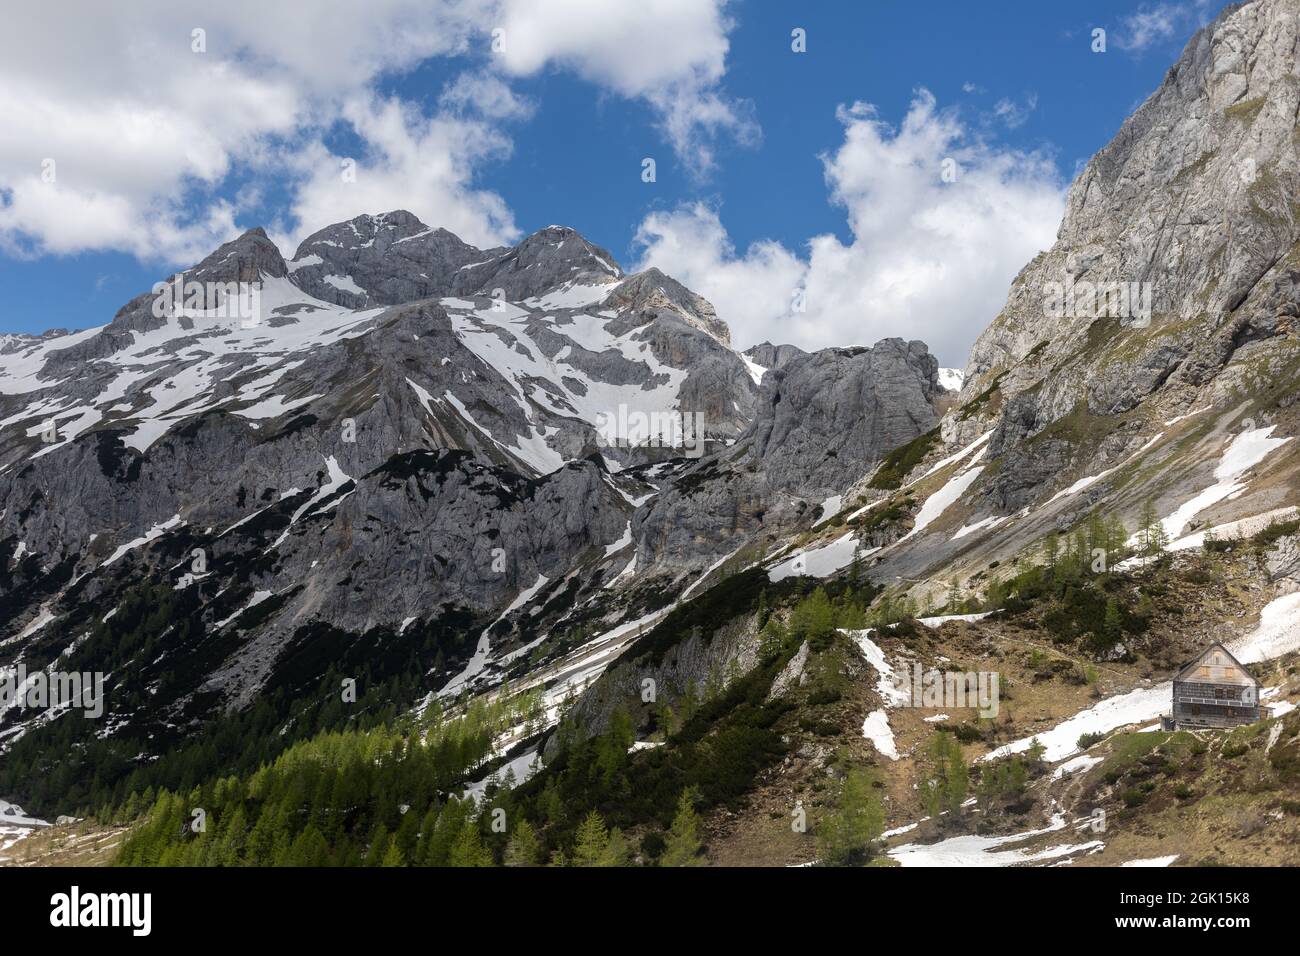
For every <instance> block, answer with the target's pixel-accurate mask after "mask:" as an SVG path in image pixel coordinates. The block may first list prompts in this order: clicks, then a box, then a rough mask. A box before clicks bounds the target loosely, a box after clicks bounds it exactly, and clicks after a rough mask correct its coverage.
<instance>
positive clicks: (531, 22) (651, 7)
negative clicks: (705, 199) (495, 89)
mask: <svg viewBox="0 0 1300 956" xmlns="http://www.w3.org/2000/svg"><path fill="white" fill-rule="evenodd" d="M726 5H727V0H707V2H704V0H628V2H621V3H617V4H603V3H599V2H594V0H504V2H503V3H502V6H501V9H500V15H499V18H498V20H497V21H496V29H499V30H500V31H501V33H500V35H499V38H500V44H499V46H500V50H499V52H498V54H497V61H498V64H499V66H500V67H501V68H502V69H503V70H505V71H506V72H507V73H509V74H512V75H515V76H527V75H530V74H532V73H536V72H537V71H538V70H540V69H542V68H543V67H545V66H547V65H551V64H555V65H560V66H564V67H568V68H570V69H572V70H573V71H574V72H576V73H577V74H578V75H579V76H582V77H583V78H584V79H587V80H589V81H591V82H592V83H595V84H597V85H599V86H603V87H607V88H609V89H611V90H613V91H614V92H616V93H618V94H620V95H622V96H625V97H628V98H630V99H642V100H645V101H646V102H647V103H649V104H650V106H651V107H652V108H653V109H654V110H655V112H656V113H657V114H658V116H659V118H660V125H661V127H662V129H663V130H664V132H665V134H666V135H667V136H668V139H669V141H670V143H671V144H672V146H673V149H674V150H675V151H676V153H677V154H678V156H679V157H680V158H681V159H682V160H683V161H684V162H685V163H686V164H687V166H688V168H689V169H691V170H692V171H694V172H696V173H705V172H707V171H708V170H709V169H710V168H712V167H713V165H714V155H713V142H714V141H715V139H716V138H717V136H718V135H719V134H722V133H726V134H728V135H732V136H735V137H736V138H738V139H739V140H741V141H742V142H752V141H753V140H754V139H755V138H756V137H757V135H758V126H757V124H756V123H755V122H754V121H753V119H752V117H751V115H750V108H749V106H748V104H745V103H737V102H732V101H730V100H728V99H727V98H726V97H725V96H724V95H723V94H722V92H721V91H720V89H719V84H720V82H721V81H722V78H723V75H724V74H725V72H726V58H727V51H728V48H729V45H730V44H729V41H728V39H727V34H728V32H729V31H730V30H731V28H732V26H733V24H732V21H731V20H730V19H729V18H728V17H727V16H726V13H725V11H724V8H725V6H726Z"/></svg>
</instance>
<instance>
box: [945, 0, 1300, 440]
mask: <svg viewBox="0 0 1300 956" xmlns="http://www.w3.org/2000/svg"><path fill="white" fill-rule="evenodd" d="M1298 53H1300V28H1298V26H1297V18H1296V15H1295V8H1294V4H1293V3H1290V2H1287V0H1256V2H1253V3H1246V4H1240V5H1237V6H1233V7H1229V8H1228V9H1226V10H1225V11H1223V13H1222V14H1220V16H1219V17H1218V18H1217V19H1216V20H1215V21H1214V23H1212V24H1211V25H1210V26H1208V27H1206V28H1205V29H1204V30H1202V31H1200V32H1199V33H1198V34H1197V35H1196V36H1195V37H1194V38H1193V39H1192V40H1191V41H1190V42H1189V43H1188V45H1187V47H1186V49H1185V50H1184V52H1183V54H1182V56H1181V57H1180V59H1179V60H1178V62H1177V63H1176V64H1175V65H1174V67H1173V68H1172V69H1171V70H1170V71H1169V73H1168V75H1167V76H1166V78H1165V81H1164V83H1163V84H1162V85H1161V86H1160V88H1159V89H1158V90H1156V92H1155V93H1153V94H1152V95H1151V97H1150V98H1148V99H1147V101H1146V102H1145V103H1143V104H1142V106H1141V107H1140V108H1139V109H1138V110H1137V111H1136V112H1135V113H1134V114H1133V115H1132V116H1131V117H1130V118H1129V119H1128V120H1126V121H1125V123H1124V125H1123V126H1122V127H1121V129H1120V131H1119V133H1118V134H1117V135H1116V137H1115V139H1114V140H1113V141H1112V142H1111V143H1110V144H1108V145H1107V146H1106V147H1105V148H1104V149H1102V150H1101V151H1100V152H1099V153H1098V154H1097V155H1096V156H1095V157H1093V159H1092V160H1091V161H1090V162H1089V163H1088V165H1087V166H1086V167H1085V168H1084V170H1083V172H1082V173H1081V174H1080V175H1079V177H1078V179H1077V180H1076V181H1075V182H1074V184H1073V186H1072V187H1071V189H1070V192H1069V196H1068V201H1067V210H1066V214H1065V219H1064V221H1063V222H1062V224H1061V228H1060V232H1059V233H1058V236H1057V241H1056V243H1055V245H1053V247H1052V248H1051V249H1050V250H1047V251H1046V252H1044V253H1043V254H1041V255H1040V256H1038V257H1036V258H1035V259H1034V260H1033V261H1032V262H1031V263H1030V264H1029V265H1028V266H1026V267H1025V269H1024V270H1023V271H1022V272H1021V273H1020V275H1019V276H1018V277H1017V278H1016V280H1015V282H1014V284H1013V285H1012V288H1011V291H1010V293H1009V295H1008V297H1007V303H1006V306H1005V307H1004V309H1003V311H1002V313H1001V314H1000V315H999V316H998V317H997V318H996V319H995V320H994V321H993V322H992V324H991V325H990V326H989V327H988V329H986V330H985V332H984V333H983V334H982V335H981V336H980V337H979V339H978V341H977V342H976V344H975V347H974V349H973V350H972V353H971V358H970V362H969V364H968V366H967V376H966V386H965V389H964V393H963V397H964V398H970V397H973V396H975V395H977V394H978V393H979V392H981V391H982V390H984V389H985V388H987V387H988V386H989V385H990V383H991V381H992V380H993V378H994V376H996V375H998V374H1003V373H1005V374H1004V377H1003V378H1002V380H1001V382H1000V389H1001V390H1002V392H1003V393H1004V394H1007V395H1012V394H1016V393H1018V392H1022V391H1026V390H1028V389H1030V388H1035V389H1036V390H1037V394H1036V397H1035V399H1034V409H1033V415H1034V419H1035V422H1036V424H1037V426H1038V427H1042V426H1044V425H1046V424H1047V423H1049V422H1051V421H1055V420H1056V419H1059V418H1061V417H1063V416H1065V415H1067V414H1069V413H1070V412H1071V411H1072V410H1073V409H1074V408H1075V407H1076V406H1077V405H1079V403H1081V402H1086V403H1087V406H1088V408H1089V409H1090V410H1091V411H1092V412H1094V413H1096V414H1119V413H1122V412H1125V411H1128V410H1130V409H1132V408H1134V407H1135V406H1136V405H1137V404H1138V403H1140V402H1141V401H1142V400H1143V399H1144V398H1145V397H1146V396H1147V395H1149V394H1151V393H1152V392H1154V391H1156V390H1157V389H1161V388H1169V389H1184V390H1186V389H1188V388H1189V387H1190V388H1194V387H1196V386H1199V385H1200V384H1202V383H1204V382H1205V381H1207V380H1208V379H1209V378H1210V377H1212V376H1213V374H1214V373H1215V372H1217V371H1218V370H1219V369H1221V368H1222V367H1223V365H1224V364H1225V362H1226V361H1227V360H1228V358H1229V357H1230V356H1231V354H1232V353H1233V351H1234V350H1235V349H1236V348H1238V347H1240V346H1241V345H1242V344H1243V343H1244V342H1247V341H1251V340H1255V339H1259V338H1262V337H1268V336H1270V335H1272V334H1274V333H1275V332H1276V327H1277V317H1278V315H1279V314H1290V313H1291V311H1292V309H1293V308H1294V306H1293V302H1294V296H1293V295H1292V290H1293V288H1294V283H1293V282H1291V281H1290V273H1291V272H1293V271H1295V269H1296V266H1297V264H1298V263H1296V262H1295V261H1293V260H1294V258H1295V256H1294V246H1295V244H1296V241H1297V238H1298V237H1300V226H1298V225H1297V222H1298V220H1297V216H1296V209H1297V207H1296V200H1295V197H1296V195H1297V191H1298V190H1300V154H1298V153H1297V144H1296V139H1295V136H1294V132H1295V116H1296V111H1297V109H1298V108H1300V84H1297V83H1296V81H1295V77H1294V69H1295V63H1296V58H1297V54H1298ZM1071 283H1072V284H1073V291H1074V293H1075V298H1074V307H1073V308H1072V309H1070V308H1063V309H1062V308H1058V307H1057V306H1060V305H1065V302H1066V300H1065V297H1064V295H1058V294H1057V290H1058V288H1059V290H1060V292H1062V293H1064V292H1065V289H1066V287H1068V286H1069V285H1070V284H1071ZM1089 287H1092V288H1093V289H1094V291H1098V292H1107V293H1114V294H1116V295H1123V294H1128V295H1129V298H1130V303H1129V306H1128V308H1127V309H1125V308H1123V307H1122V301H1121V300H1116V301H1117V303H1118V304H1117V306H1116V307H1115V308H1113V309H1112V311H1114V312H1120V313H1122V314H1117V315H1110V316H1107V317H1098V313H1099V312H1100V311H1102V308H1101V304H1100V303H1099V307H1098V308H1097V309H1090V308H1088V307H1087V306H1086V304H1085V303H1086V301H1087V298H1088V296H1087V290H1088V288H1089ZM1148 302H1149V314H1144V313H1147V311H1148V310H1147V303H1148ZM1061 311H1064V312H1065V313H1066V314H1059V313H1060V312H1061Z"/></svg>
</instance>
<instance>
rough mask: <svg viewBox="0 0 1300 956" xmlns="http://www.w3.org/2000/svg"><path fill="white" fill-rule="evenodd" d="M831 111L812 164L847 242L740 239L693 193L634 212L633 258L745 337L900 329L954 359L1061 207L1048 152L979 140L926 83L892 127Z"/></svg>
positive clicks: (826, 339)
mask: <svg viewBox="0 0 1300 956" xmlns="http://www.w3.org/2000/svg"><path fill="white" fill-rule="evenodd" d="M838 115H839V119H840V122H841V124H842V125H843V127H844V141H843V143H842V144H841V145H840V146H839V148H838V149H836V150H835V151H834V152H831V153H828V154H825V155H823V157H822V164H823V169H824V173H825V179H826V184H827V187H828V190H829V197H830V201H831V202H832V203H834V204H836V205H837V206H839V207H841V208H842V209H843V210H844V214H845V218H846V221H847V224H848V228H849V232H850V233H851V239H850V241H848V242H847V243H846V242H842V241H841V240H840V239H839V238H838V237H836V236H834V235H818V236H813V237H812V238H810V239H809V240H808V241H807V243H806V245H805V248H804V249H802V250H799V251H797V252H796V251H792V250H790V249H788V248H786V247H785V246H784V245H782V244H780V243H777V242H773V241H767V240H765V241H760V242H756V243H754V244H752V245H750V246H749V247H748V248H746V249H745V250H744V251H738V250H737V249H736V248H735V247H734V245H733V243H732V242H731V240H730V239H729V237H728V235H727V232H726V229H725V228H724V226H723V224H722V221H721V218H720V215H719V211H718V210H717V209H716V208H713V207H709V206H705V205H702V204H694V205H689V206H684V207H680V208H677V209H674V210H670V211H659V212H656V213H652V214H651V215H649V216H647V217H646V218H645V220H644V221H643V222H642V223H641V225H640V228H639V229H638V232H637V242H638V243H639V245H640V246H641V262H640V266H641V267H645V266H650V265H654V266H658V267H659V268H661V269H663V270H664V271H665V272H669V273H670V274H672V275H674V276H676V277H677V278H678V279H680V280H681V281H683V282H684V283H686V285H688V286H690V287H691V288H693V289H696V290H697V291H699V292H700V293H701V294H702V295H704V296H706V297H707V298H709V299H710V300H711V301H713V303H714V305H715V306H716V307H717V308H718V313H719V315H720V316H721V317H722V318H724V319H725V320H726V321H727V322H728V323H730V325H731V327H732V331H733V336H734V338H735V340H736V342H737V344H739V345H741V346H742V347H746V346H748V345H751V344H754V343H756V342H760V341H763V340H770V341H773V342H790V343H793V344H795V345H799V346H801V347H803V348H807V349H815V348H822V347H826V346H831V345H849V344H872V343H874V342H876V341H878V340H879V339H881V338H885V337H889V336H900V337H903V338H909V339H910V338H919V339H922V340H924V341H925V342H927V343H928V344H929V345H930V347H931V348H932V349H933V350H934V351H935V352H936V354H937V355H938V357H939V359H940V361H941V362H942V363H944V364H946V365H964V364H965V359H966V355H967V353H968V351H969V348H970V345H971V343H972V342H973V341H974V339H975V337H976V335H978V334H979V332H980V331H981V330H982V329H983V328H984V327H985V326H986V325H987V324H988V323H989V321H990V320H991V319H992V318H993V317H994V316H995V315H996V314H997V312H998V310H999V309H1000V308H1001V306H1002V304H1003V302H1004V300H1005V297H1006V292H1007V288H1008V286H1009V284H1010V282H1011V280H1012V278H1014V276H1015V275H1016V273H1017V272H1018V271H1019V270H1020V269H1021V268H1022V267H1023V266H1024V265H1025V263H1026V262H1028V261H1029V260H1030V259H1031V258H1032V257H1033V256H1034V255H1035V254H1037V253H1038V252H1039V251H1040V250H1042V249H1044V248H1047V247H1048V246H1049V245H1051V243H1052V241H1053V239H1054V238H1055V234H1056V229H1057V226H1058V225H1059V223H1060V219H1061V216H1062V213H1063V211H1064V185H1063V183H1062V182H1061V181H1060V178H1059V173H1058V172H1057V169H1056V166H1055V164H1054V163H1053V162H1052V161H1051V159H1050V158H1049V157H1047V156H1044V155H1041V154H1037V153H1024V152H1020V151H1016V150H1011V149H999V148H997V147H996V146H994V145H991V144H989V143H987V142H984V141H982V140H981V139H979V138H978V137H977V136H976V135H975V134H974V133H973V132H972V131H971V130H970V129H969V128H968V127H967V126H966V125H965V124H963V122H962V121H961V119H960V118H959V116H958V114H957V113H955V112H953V111H951V110H947V111H945V110H940V109H939V108H938V106H937V104H936V102H935V99H934V97H933V96H932V95H931V94H930V93H929V92H927V91H925V90H920V91H918V93H917V94H916V96H915V98H914V99H913V101H912V104H911V106H910V108H909V110H908V112H907V115H906V117H905V118H904V120H903V122H902V124H901V125H900V126H899V127H898V128H896V129H895V128H893V127H891V126H889V125H888V124H886V123H885V122H883V121H882V120H881V119H880V118H879V117H878V115H877V113H876V111H875V109H874V108H873V107H872V106H870V105H867V104H864V103H854V104H852V105H851V106H846V107H841V108H840V110H839V113H838ZM945 172H947V173H948V175H946V176H945ZM948 180H951V181H948Z"/></svg>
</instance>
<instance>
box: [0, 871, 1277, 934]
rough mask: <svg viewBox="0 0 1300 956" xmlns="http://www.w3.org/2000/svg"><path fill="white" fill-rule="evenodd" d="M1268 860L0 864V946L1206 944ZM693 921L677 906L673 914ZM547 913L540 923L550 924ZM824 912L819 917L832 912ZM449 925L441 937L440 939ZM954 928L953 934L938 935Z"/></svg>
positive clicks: (1251, 909) (1237, 923)
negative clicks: (273, 938)
mask: <svg viewBox="0 0 1300 956" xmlns="http://www.w3.org/2000/svg"><path fill="white" fill-rule="evenodd" d="M1290 876H1291V874H1290V873H1289V872H1286V871H1281V872H1279V871H1278V870H1265V869H1193V868H1187V869H1184V868H1177V869H1163V870H1160V869H1084V868H1080V869H1067V868H1055V869H1049V870H1042V869H1023V868H1015V869H1000V870H978V871H976V870H972V869H969V868H960V869H959V868H953V869H914V870H913V869H860V870H851V869H817V868H808V869H747V870H740V869H713V868H700V869H688V870H676V871H667V870H653V869H623V870H604V871H601V870H582V869H533V870H523V869H480V870H452V869H442V870H427V869H391V870H387V869H356V870H333V869H330V870H323V869H317V870H304V869H275V870H270V869H266V870H252V869H226V870H186V869H182V870H177V869H170V870H138V869H134V870H133V869H7V870H6V869H0V914H3V927H0V938H3V939H4V940H5V942H6V944H9V945H11V946H12V947H13V948H12V949H11V950H10V951H11V952H17V951H20V950H19V949H18V947H19V946H20V945H21V944H22V943H24V942H25V941H27V940H29V939H35V938H38V937H53V938H55V939H57V938H58V937H60V936H64V937H66V936H69V935H70V934H77V935H79V936H80V937H81V941H82V942H90V943H93V942H95V941H96V938H103V939H104V940H108V939H109V938H113V939H114V940H115V941H122V942H126V943H127V944H128V945H131V944H142V945H148V944H150V943H152V942H164V943H170V942H174V941H192V940H196V939H201V940H203V941H204V942H219V941H232V942H235V941H243V940H246V939H253V938H260V939H265V938H266V935H267V933H268V931H274V932H275V933H276V934H277V935H278V934H285V938H286V939H291V940H293V941H295V942H299V941H301V942H308V941H316V940H319V941H321V942H326V943H333V944H339V943H345V942H347V941H349V940H356V941H369V942H372V943H373V942H374V940H375V937H376V934H377V933H379V934H382V935H385V936H386V935H389V934H392V933H401V932H418V933H420V934H421V938H422V939H425V940H427V941H429V942H430V943H433V944H434V945H436V944H437V942H438V941H439V938H440V934H442V933H446V934H457V936H456V937H454V938H460V937H461V936H462V935H463V934H464V933H466V932H472V933H475V934H476V935H478V934H482V935H483V937H484V938H485V939H488V940H490V939H494V938H499V937H500V938H502V939H503V940H504V938H511V939H518V940H519V941H520V942H524V941H527V940H529V939H531V938H533V937H536V936H539V935H541V936H545V935H549V934H550V933H556V932H558V933H563V934H565V935H566V936H571V935H572V934H574V933H577V934H578V935H579V937H581V936H584V935H585V934H586V933H587V932H589V931H590V930H593V929H596V928H598V927H599V926H600V925H601V924H603V923H605V922H606V921H609V922H610V923H611V925H613V926H622V928H623V929H624V930H626V929H627V928H628V923H627V921H628V919H629V918H633V919H635V921H636V922H637V925H642V926H645V927H646V928H651V927H654V926H659V927H660V928H661V929H663V930H665V931H676V929H677V928H678V927H685V926H688V925H689V926H691V927H692V929H691V930H690V934H691V936H692V937H693V938H707V935H708V934H709V932H710V931H709V929H708V928H709V927H710V926H712V927H714V928H715V931H716V932H717V933H718V934H720V937H721V938H725V940H726V942H727V943H728V944H729V945H735V944H736V943H738V942H741V941H743V940H745V939H748V938H752V939H754V940H755V941H758V942H771V940H770V936H769V934H770V933H772V932H773V931H779V929H780V928H781V924H783V923H786V924H788V923H790V921H791V920H793V921H795V923H794V924H792V925H798V924H799V923H801V922H802V923H804V924H805V925H806V923H807V921H808V920H813V921H816V922H820V921H825V920H830V921H833V922H834V923H837V924H839V925H840V926H841V927H843V925H845V921H863V920H865V921H867V922H869V923H870V924H872V925H874V926H877V927H878V928H880V929H882V930H883V929H886V928H888V927H890V926H893V927H895V928H896V929H897V930H900V931H901V930H904V929H905V927H907V926H909V925H910V926H912V927H913V930H912V931H914V932H916V933H918V934H920V936H922V937H924V936H925V935H927V934H929V933H931V932H943V931H944V927H947V928H948V929H950V930H952V931H953V932H956V931H957V928H958V927H963V928H964V930H963V932H969V931H972V930H973V931H976V932H978V931H979V929H980V928H982V927H987V928H989V929H993V930H995V931H999V932H1004V931H1010V930H1011V928H1012V927H1014V930H1015V933H1016V934H1017V935H1019V934H1022V933H1024V932H1025V931H1027V930H1028V931H1032V930H1034V929H1042V930H1052V931H1056V932H1058V933H1059V932H1060V930H1062V929H1069V930H1071V931H1075V930H1079V931H1083V932H1084V933H1086V934H1087V938H1095V934H1096V933H1097V932H1098V931H1102V930H1109V931H1112V932H1114V933H1116V934H1119V935H1135V936H1139V937H1141V936H1146V937H1148V938H1150V937H1151V936H1152V935H1154V934H1160V933H1173V934H1174V935H1175V936H1176V937H1178V938H1180V939H1182V938H1185V934H1189V933H1199V934H1202V936H1204V937H1205V938H1207V939H1213V940H1214V941H1215V943H1216V944H1219V945H1232V943H1233V941H1234V935H1235V934H1238V933H1242V932H1246V933H1249V932H1250V931H1252V930H1260V929H1262V930H1265V931H1271V932H1272V933H1275V934H1276V933H1278V932H1280V931H1282V930H1284V929H1286V928H1289V927H1291V926H1293V925H1294V909H1295V902H1294V884H1293V881H1292V880H1291V879H1290V878H1289V877H1290ZM683 921H689V922H683ZM547 927H549V929H547ZM826 928H830V927H829V926H828V927H826ZM452 938H453V937H451V936H450V935H449V936H448V940H449V941H450V940H451V939H452ZM952 939H955V937H949V941H950V942H951V941H952Z"/></svg>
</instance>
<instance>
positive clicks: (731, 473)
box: [633, 339, 942, 568]
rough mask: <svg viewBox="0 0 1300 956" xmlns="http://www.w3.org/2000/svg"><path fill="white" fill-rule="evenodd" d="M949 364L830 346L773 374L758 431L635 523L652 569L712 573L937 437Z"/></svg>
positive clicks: (902, 352) (903, 353) (893, 351)
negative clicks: (943, 367)
mask: <svg viewBox="0 0 1300 956" xmlns="http://www.w3.org/2000/svg"><path fill="white" fill-rule="evenodd" d="M938 370H939V365H938V362H937V361H936V359H935V358H934V356H932V355H931V354H930V353H929V350H928V349H927V348H926V347H925V345H924V344H923V343H921V342H904V341H903V340H902V339H885V340H883V341H881V342H878V343H877V344H876V345H875V346H874V347H872V348H869V349H866V348H859V349H824V350H822V351H819V352H814V353H811V354H807V355H802V356H800V357H798V358H795V359H793V360H791V361H789V362H788V363H787V364H786V365H785V366H784V367H783V368H779V369H774V370H772V371H769V372H767V373H766V374H765V375H764V376H763V386H762V393H761V395H760V397H759V402H758V408H757V412H756V417H755V420H754V423H753V425H751V426H750V428H749V429H748V430H747V431H746V432H745V433H744V434H743V435H742V436H741V438H740V439H739V440H738V441H737V442H736V444H735V446H734V447H732V448H729V449H726V450H725V451H722V452H719V453H718V454H717V455H715V456H710V457H707V458H705V459H703V460H702V461H701V462H700V463H699V464H698V465H696V466H694V467H693V468H691V469H688V470H687V471H686V472H685V473H684V474H683V475H682V476H681V478H680V479H679V480H678V481H676V482H675V483H674V484H673V485H672V486H671V487H670V488H668V489H666V490H665V491H664V492H663V493H662V494H661V495H659V497H658V498H656V499H655V500H654V501H653V502H652V503H651V504H650V505H649V506H648V508H647V509H645V510H644V511H643V512H639V513H638V514H637V517H636V518H635V519H634V521H633V527H634V531H635V534H636V537H637V542H638V551H637V554H638V560H639V561H640V562H641V564H642V566H663V567H668V568H698V567H701V566H707V565H709V564H711V563H713V561H715V560H716V559H717V558H719V557H721V556H723V555H726V554H727V553H729V552H731V551H733V550H735V549H736V548H738V547H739V546H740V545H742V544H743V543H745V542H746V541H747V540H748V539H749V538H750V537H751V536H752V535H753V534H754V533H755V532H756V531H757V530H758V529H759V528H760V527H761V528H763V529H764V530H766V531H768V532H773V531H775V530H776V529H780V528H781V527H783V526H786V525H788V524H789V523H791V522H793V521H795V520H797V519H798V518H799V517H800V516H801V515H803V514H804V513H805V512H806V511H807V510H808V509H809V507H811V506H812V505H814V504H819V503H820V502H821V501H822V500H823V499H825V498H827V497H829V496H831V495H835V494H839V493H842V492H844V491H845V490H847V489H848V488H849V486H851V485H852V484H854V483H855V482H856V481H858V480H859V479H861V478H862V477H863V476H865V475H866V474H868V473H869V472H870V471H871V470H872V468H874V467H875V465H876V464H877V463H878V462H879V461H880V460H881V459H882V458H883V457H884V456H885V455H886V454H888V453H889V452H890V451H893V450H894V449H895V448H897V447H899V446H900V445H904V444H906V443H907V442H910V441H912V440H913V439H914V438H916V437H917V436H919V435H922V434H924V433H925V432H927V431H929V430H930V429H932V428H934V427H935V425H936V424H937V423H938V414H937V413H936V411H935V407H934V402H935V401H936V399H937V398H938V397H939V396H940V395H941V394H942V389H941V388H940V387H939V385H938Z"/></svg>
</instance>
